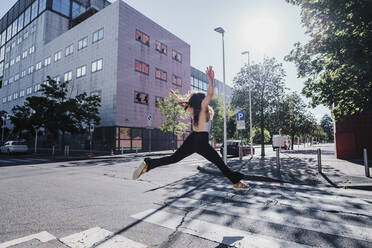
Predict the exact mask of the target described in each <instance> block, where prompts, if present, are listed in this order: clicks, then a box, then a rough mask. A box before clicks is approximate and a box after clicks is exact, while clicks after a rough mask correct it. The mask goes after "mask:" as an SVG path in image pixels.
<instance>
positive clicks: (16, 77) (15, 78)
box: [14, 73, 19, 82]
mask: <svg viewBox="0 0 372 248" xmlns="http://www.w3.org/2000/svg"><path fill="white" fill-rule="evenodd" d="M18 79H19V74H18V73H17V74H15V75H14V82H16V81H18Z"/></svg>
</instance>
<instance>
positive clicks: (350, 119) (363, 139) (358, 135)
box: [333, 112, 372, 159]
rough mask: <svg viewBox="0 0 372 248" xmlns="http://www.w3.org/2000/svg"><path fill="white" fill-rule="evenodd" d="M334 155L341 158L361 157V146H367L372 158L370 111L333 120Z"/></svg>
mask: <svg viewBox="0 0 372 248" xmlns="http://www.w3.org/2000/svg"><path fill="white" fill-rule="evenodd" d="M333 130H334V135H335V146H336V157H337V158H341V159H363V148H367V151H368V158H369V159H372V112H365V113H360V114H356V115H353V116H347V117H344V118H343V119H342V120H341V121H337V122H334V128H333Z"/></svg>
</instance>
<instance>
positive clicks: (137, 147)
mask: <svg viewBox="0 0 372 248" xmlns="http://www.w3.org/2000/svg"><path fill="white" fill-rule="evenodd" d="M137 153H138V145H136V154H137Z"/></svg>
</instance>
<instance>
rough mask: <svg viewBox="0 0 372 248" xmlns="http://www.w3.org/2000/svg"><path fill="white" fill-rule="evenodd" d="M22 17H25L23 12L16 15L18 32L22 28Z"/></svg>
mask: <svg viewBox="0 0 372 248" xmlns="http://www.w3.org/2000/svg"><path fill="white" fill-rule="evenodd" d="M24 18H25V15H24V13H22V14H21V15H20V16H19V17H18V32H19V31H21V30H22V28H23V22H24Z"/></svg>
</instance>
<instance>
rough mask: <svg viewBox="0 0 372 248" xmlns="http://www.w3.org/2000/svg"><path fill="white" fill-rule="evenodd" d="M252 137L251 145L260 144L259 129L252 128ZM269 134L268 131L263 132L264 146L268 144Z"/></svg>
mask: <svg viewBox="0 0 372 248" xmlns="http://www.w3.org/2000/svg"><path fill="white" fill-rule="evenodd" d="M252 133H253V136H252V139H253V143H256V144H258V143H260V142H261V129H260V128H259V127H254V128H253V130H252ZM270 137H271V136H270V133H269V131H268V130H266V129H265V130H264V142H265V144H267V143H270Z"/></svg>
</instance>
